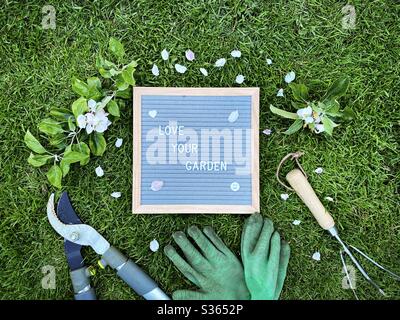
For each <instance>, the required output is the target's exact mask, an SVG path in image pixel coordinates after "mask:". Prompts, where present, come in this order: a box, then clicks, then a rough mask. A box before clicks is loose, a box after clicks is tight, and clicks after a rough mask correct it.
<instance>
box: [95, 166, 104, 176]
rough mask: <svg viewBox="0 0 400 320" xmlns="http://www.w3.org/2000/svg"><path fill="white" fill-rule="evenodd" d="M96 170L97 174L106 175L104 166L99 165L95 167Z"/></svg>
mask: <svg viewBox="0 0 400 320" xmlns="http://www.w3.org/2000/svg"><path fill="white" fill-rule="evenodd" d="M94 171H95V172H96V175H97V176H98V177H102V176H104V171H103V168H102V167H100V166H98V167H97V168H96V169H94Z"/></svg>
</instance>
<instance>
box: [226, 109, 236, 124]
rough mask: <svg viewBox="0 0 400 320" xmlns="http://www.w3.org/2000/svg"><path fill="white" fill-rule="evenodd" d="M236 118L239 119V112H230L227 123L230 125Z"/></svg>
mask: <svg viewBox="0 0 400 320" xmlns="http://www.w3.org/2000/svg"><path fill="white" fill-rule="evenodd" d="M238 118H239V111H238V110H235V111H232V112H231V113H230V114H229V117H228V121H229V122H230V123H233V122H235V121H236V120H237V119H238Z"/></svg>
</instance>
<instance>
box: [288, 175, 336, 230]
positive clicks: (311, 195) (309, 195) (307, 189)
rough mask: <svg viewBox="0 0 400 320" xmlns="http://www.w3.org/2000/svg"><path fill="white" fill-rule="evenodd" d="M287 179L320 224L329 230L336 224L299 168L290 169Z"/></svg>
mask: <svg viewBox="0 0 400 320" xmlns="http://www.w3.org/2000/svg"><path fill="white" fill-rule="evenodd" d="M286 180H287V181H288V182H289V184H290V186H291V187H292V188H293V189H294V191H296V193H297V194H298V195H299V197H300V199H301V200H303V202H304V203H305V204H306V206H307V207H308V209H310V211H311V213H312V214H313V216H314V218H315V219H317V221H318V223H319V225H320V226H321V227H322V228H323V229H325V230H328V229H330V228H332V227H334V226H335V221H333V218H332V216H331V215H330V214H329V212H328V211H327V210H326V209H325V207H324V206H323V205H322V203H321V201H320V200H319V199H318V197H317V195H316V194H315V192H314V189H313V188H312V187H311V185H310V183H309V182H308V180H307V178H306V177H305V176H304V174H303V173H302V172H301V171H300V170H299V169H294V170H292V171H290V172H289V173H288V174H287V175H286Z"/></svg>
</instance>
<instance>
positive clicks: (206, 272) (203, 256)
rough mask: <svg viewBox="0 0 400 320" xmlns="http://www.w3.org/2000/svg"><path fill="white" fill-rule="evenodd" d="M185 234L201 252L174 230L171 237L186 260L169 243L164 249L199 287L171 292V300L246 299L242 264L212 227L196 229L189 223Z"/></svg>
mask: <svg viewBox="0 0 400 320" xmlns="http://www.w3.org/2000/svg"><path fill="white" fill-rule="evenodd" d="M188 234H189V236H190V237H191V238H192V239H193V240H194V242H195V243H196V245H197V247H198V248H199V249H200V251H201V252H200V251H199V250H198V249H197V248H196V247H195V246H194V245H193V244H192V243H191V242H190V241H189V240H188V238H187V237H186V235H185V233H183V232H181V231H179V232H176V233H174V234H173V235H172V237H173V238H174V240H175V242H176V244H177V245H178V246H179V247H180V248H181V249H182V252H183V254H184V255H185V258H186V260H185V259H183V258H182V257H181V256H180V255H179V254H178V253H177V251H176V250H175V248H174V247H172V246H171V245H168V246H166V247H165V248H164V252H165V254H166V255H167V256H168V258H169V259H170V260H171V261H172V262H173V263H174V264H175V266H176V267H177V268H178V269H179V270H180V271H181V272H182V273H183V274H184V275H185V277H186V278H188V279H189V280H190V281H191V282H193V283H194V284H195V285H196V286H197V287H199V288H200V290H198V291H190V290H178V291H175V292H174V293H173V294H172V298H173V299H174V300H248V299H250V294H249V291H248V290H247V287H246V283H245V280H244V274H243V267H242V264H241V263H240V261H239V260H238V258H237V257H236V256H235V255H234V254H233V253H232V251H230V250H229V249H228V247H227V246H226V245H225V244H224V242H223V241H222V240H221V238H220V237H218V236H217V234H216V233H215V232H214V230H213V229H212V228H211V227H205V228H204V230H203V232H201V230H200V229H199V228H197V227H195V226H192V227H190V228H189V230H188Z"/></svg>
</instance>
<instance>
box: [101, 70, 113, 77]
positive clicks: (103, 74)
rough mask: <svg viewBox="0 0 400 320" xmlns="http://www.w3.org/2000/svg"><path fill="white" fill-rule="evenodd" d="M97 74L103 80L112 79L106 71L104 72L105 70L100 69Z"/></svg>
mask: <svg viewBox="0 0 400 320" xmlns="http://www.w3.org/2000/svg"><path fill="white" fill-rule="evenodd" d="M99 73H100V74H101V76H102V77H103V78H106V79H109V78H111V77H112V75H111V72H110V71H108V70H106V69H104V68H100V69H99Z"/></svg>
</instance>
